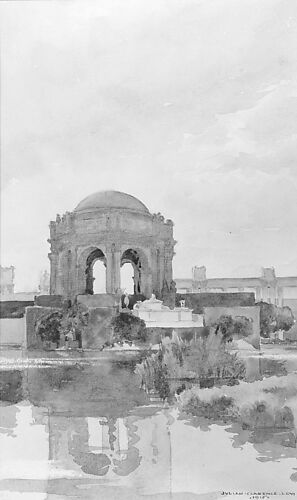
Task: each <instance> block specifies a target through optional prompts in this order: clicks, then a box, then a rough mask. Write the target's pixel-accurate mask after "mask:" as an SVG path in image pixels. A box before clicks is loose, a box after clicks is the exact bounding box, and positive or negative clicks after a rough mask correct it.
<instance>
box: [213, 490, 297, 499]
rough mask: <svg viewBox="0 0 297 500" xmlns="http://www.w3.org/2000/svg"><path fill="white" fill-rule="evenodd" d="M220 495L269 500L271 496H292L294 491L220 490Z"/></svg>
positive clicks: (294, 494)
mask: <svg viewBox="0 0 297 500" xmlns="http://www.w3.org/2000/svg"><path fill="white" fill-rule="evenodd" d="M221 496H223V497H227V496H232V497H233V496H244V497H246V498H248V499H249V500H269V499H270V498H272V497H285V496H288V497H294V496H296V493H294V491H222V492H221Z"/></svg>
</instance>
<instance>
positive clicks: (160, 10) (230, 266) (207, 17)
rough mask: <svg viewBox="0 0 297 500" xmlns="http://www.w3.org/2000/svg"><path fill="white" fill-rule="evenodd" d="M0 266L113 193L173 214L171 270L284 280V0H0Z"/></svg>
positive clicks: (23, 284)
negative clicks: (102, 194) (266, 271)
mask: <svg viewBox="0 0 297 500" xmlns="http://www.w3.org/2000/svg"><path fill="white" fill-rule="evenodd" d="M0 17H1V33H2V36H1V191H2V195H1V264H2V265H5V266H10V265H14V266H15V268H16V279H15V281H16V291H25V290H26V291H29V290H31V289H33V288H36V285H37V283H38V277H39V274H40V272H41V270H43V269H46V268H49V262H48V257H47V254H48V252H49V244H48V242H47V238H48V237H49V228H48V225H49V221H50V220H53V219H55V216H56V213H64V212H65V211H67V210H68V211H71V210H73V209H74V207H75V206H76V205H77V204H78V203H79V201H80V200H81V199H83V198H84V197H86V196H87V195H88V194H91V193H93V192H96V191H100V190H105V189H115V190H119V191H124V192H127V193H129V194H132V195H134V196H136V197H137V198H139V199H140V200H141V201H143V202H144V203H145V204H146V205H147V207H148V208H149V209H150V211H151V212H159V211H160V212H162V213H163V215H164V216H165V217H166V218H170V219H173V221H174V223H175V227H174V236H175V239H176V240H177V241H178V243H177V245H176V256H175V257H174V277H175V278H185V277H190V276H191V268H192V267H193V266H194V265H198V266H199V265H205V266H206V268H207V276H208V277H209V278H210V277H229V276H234V277H236V276H238V277H239V276H253V275H255V276H256V275H259V273H260V270H261V267H262V266H265V267H269V266H274V267H275V269H276V273H277V275H279V276H281V275H283V276H285V275H295V276H296V275H297V252H296V249H297V160H296V152H297V57H296V47H297V2H296V0H260V1H259V0H240V1H238V0H93V1H90V0H81V1H79V2H77V1H72V0H60V1H53V0H51V1H47V0H42V1H39V0H35V1H20V2H17V1H7V2H5V1H2V2H0Z"/></svg>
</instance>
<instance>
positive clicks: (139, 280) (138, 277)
mask: <svg viewBox="0 0 297 500" xmlns="http://www.w3.org/2000/svg"><path fill="white" fill-rule="evenodd" d="M128 263H129V264H131V265H132V267H133V271H134V277H133V281H134V287H133V288H134V294H136V295H137V294H142V293H143V292H144V285H145V284H144V282H145V275H146V274H147V273H148V263H147V258H146V255H145V254H144V252H143V251H142V250H140V249H138V248H137V249H136V248H131V247H129V248H126V250H124V252H123V253H122V256H121V261H120V266H121V268H122V267H123V266H124V265H125V264H128ZM121 274H122V273H121ZM121 288H122V283H121Z"/></svg>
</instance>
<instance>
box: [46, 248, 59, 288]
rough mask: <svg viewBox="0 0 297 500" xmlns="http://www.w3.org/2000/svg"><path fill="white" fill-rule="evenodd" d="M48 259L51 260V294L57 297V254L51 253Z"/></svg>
mask: <svg viewBox="0 0 297 500" xmlns="http://www.w3.org/2000/svg"><path fill="white" fill-rule="evenodd" d="M48 258H49V260H50V294H51V295H55V293H56V279H57V254H56V253H53V252H52V253H49V254H48Z"/></svg>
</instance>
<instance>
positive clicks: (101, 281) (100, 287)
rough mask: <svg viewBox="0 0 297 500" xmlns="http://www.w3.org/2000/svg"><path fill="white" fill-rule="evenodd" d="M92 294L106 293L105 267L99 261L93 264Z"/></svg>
mask: <svg viewBox="0 0 297 500" xmlns="http://www.w3.org/2000/svg"><path fill="white" fill-rule="evenodd" d="M93 293H94V294H96V293H106V266H105V265H104V262H103V261H102V260H100V259H97V260H95V261H94V262H93Z"/></svg>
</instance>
